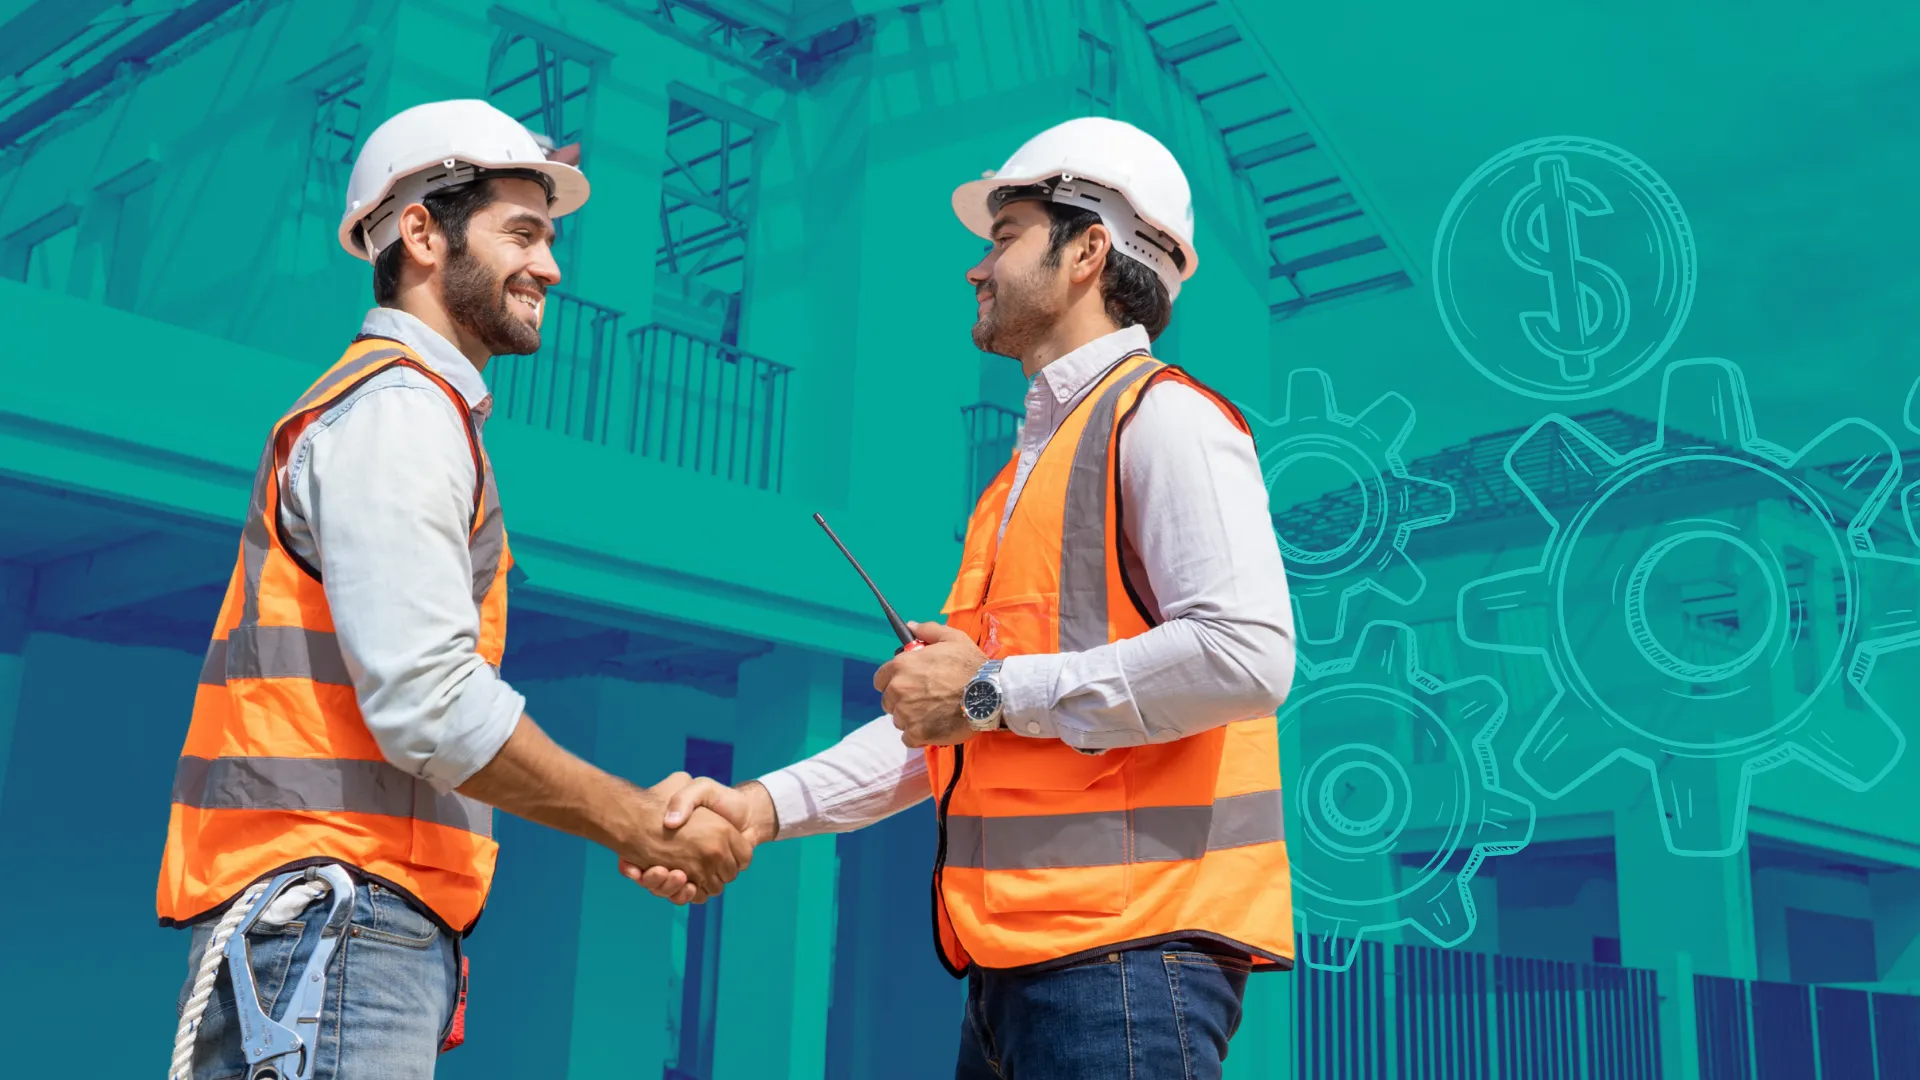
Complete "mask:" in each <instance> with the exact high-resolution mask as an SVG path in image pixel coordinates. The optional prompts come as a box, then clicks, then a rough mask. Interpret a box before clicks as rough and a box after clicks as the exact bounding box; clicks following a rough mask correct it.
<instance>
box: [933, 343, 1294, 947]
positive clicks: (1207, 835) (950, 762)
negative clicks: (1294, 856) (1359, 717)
mask: <svg viewBox="0 0 1920 1080" xmlns="http://www.w3.org/2000/svg"><path fill="white" fill-rule="evenodd" d="M1162 381H1177V382H1182V383H1185V384H1186V385H1188V386H1191V387H1193V388H1194V389H1195V390H1198V391H1200V392H1201V393H1203V394H1205V395H1206V396H1207V397H1208V398H1209V399H1211V400H1213V401H1214V403H1215V404H1217V405H1218V406H1219V407H1220V409H1221V411H1223V412H1225V413H1226V414H1227V416H1228V417H1229V418H1230V419H1232V421H1233V423H1234V425H1235V426H1237V427H1238V428H1239V429H1240V430H1241V431H1243V432H1245V431H1248V428H1247V424H1246V421H1245V420H1244V419H1243V418H1242V417H1241V416H1240V413H1239V410H1237V409H1235V408H1234V407H1233V406H1232V405H1231V404H1229V403H1228V402H1227V401H1226V400H1225V399H1223V398H1221V397H1220V396H1219V395H1217V394H1215V393H1214V392H1213V391H1212V390H1209V389H1207V388H1206V387H1205V386H1203V385H1201V384H1200V383H1199V382H1198V381H1197V380H1195V379H1193V378H1192V377H1191V376H1189V375H1187V374H1186V373H1185V372H1183V371H1181V370H1180V369H1178V368H1173V367H1169V366H1167V365H1165V364H1162V363H1160V362H1159V361H1157V360H1154V359H1153V358H1152V357H1150V356H1147V355H1146V354H1144V353H1139V354H1134V355H1132V356H1129V357H1126V358H1125V359H1123V360H1121V361H1120V362H1119V363H1117V364H1116V365H1115V366H1114V367H1113V368H1112V369H1111V370H1110V371H1108V372H1107V374H1106V375H1104V376H1102V377H1101V379H1100V380H1099V382H1098V383H1097V384H1096V385H1095V386H1094V387H1093V389H1092V390H1091V391H1089V392H1088V393H1087V395H1086V396H1085V397H1084V398H1083V399H1082V400H1081V402H1080V404H1079V405H1077V406H1076V407H1075V408H1074V410H1073V412H1072V413H1070V414H1069V415H1068V417H1067V418H1066V420H1065V422H1063V423H1062V424H1061V426H1060V429H1059V431H1058V432H1056V433H1055V434H1054V435H1053V437H1052V439H1051V441H1049V442H1048V444H1047V446H1046V448H1045V449H1044V450H1042V451H1041V453H1040V457H1039V459H1038V460H1037V461H1036V462H1035V463H1034V466H1033V470H1032V472H1031V473H1030V474H1029V475H1028V477H1027V481H1026V485H1025V486H1024V487H1023V488H1022V489H1021V493H1020V498H1019V500H1018V501H1017V502H1016V503H1015V504H1014V508H1013V514H1012V517H1011V518H1010V519H1009V520H1008V521H1007V527H1006V537H1005V540H1004V542H1002V541H1001V540H1000V539H999V538H998V534H999V529H1000V521H1001V516H1002V513H1003V511H1004V509H1005V507H1006V504H1007V498H1008V496H1009V495H1010V494H1011V492H1012V490H1013V478H1014V470H1015V467H1016V465H1017V463H1018V460H1019V459H1018V456H1017V455H1016V456H1015V458H1014V459H1013V460H1012V461H1009V462H1008V463H1007V465H1006V467H1005V468H1004V469H1002V470H1001V472H1000V475H999V476H998V477H997V478H995V480H994V481H993V483H991V484H990V485H988V487H987V489H986V491H985V492H984V493H983V494H982V495H981V496H980V501H979V502H978V503H977V504H976V505H975V507H974V511H973V517H972V519H971V520H970V521H969V522H968V524H967V540H966V550H965V554H964V555H963V556H962V558H961V564H960V573H959V576H958V577H957V578H956V579H955V581H954V584H953V591H952V593H951V594H950V595H949V596H948V598H947V603H946V606H945V607H944V608H943V609H942V610H943V612H944V613H945V614H946V615H947V617H948V618H947V623H948V625H949V626H953V627H955V628H957V629H959V630H962V631H965V632H966V633H968V634H971V635H972V636H973V639H974V641H975V642H976V643H978V644H979V645H980V647H981V649H982V650H983V651H984V652H985V653H986V654H987V655H988V656H989V657H1007V656H1018V655H1021V654H1024V653H1057V652H1082V651H1085V650H1088V649H1093V648H1097V647H1099V646H1101V645H1105V644H1108V643H1109V642H1113V641H1120V640H1123V639H1125V638H1130V637H1134V636H1136V635H1139V634H1143V633H1145V632H1146V631H1147V630H1148V629H1149V628H1150V627H1151V626H1153V625H1154V624H1155V622H1157V621H1158V620H1157V617H1156V615H1155V613H1153V612H1150V611H1148V610H1147V609H1146V605H1145V604H1144V603H1142V602H1141V600H1140V599H1139V597H1138V594H1137V592H1136V590H1135V588H1134V586H1133V583H1132V582H1130V581H1129V580H1128V579H1127V575H1126V572H1125V570H1124V569H1123V567H1122V564H1121V559H1120V536H1121V530H1120V522H1121V521H1122V520H1123V519H1122V516H1121V514H1122V509H1121V506H1120V498H1121V493H1120V487H1119V483H1118V478H1119V475H1120V471H1119V460H1118V453H1119V446H1120V433H1121V431H1122V430H1123V429H1124V428H1125V426H1126V424H1127V421H1128V419H1129V418H1130V417H1131V415H1132V413H1133V410H1134V409H1135V408H1136V407H1137V405H1138V403H1139V401H1140V400H1141V397H1142V395H1144V394H1145V393H1146V391H1147V389H1148V388H1149V387H1151V386H1152V385H1153V384H1155V383H1157V382H1162ZM1249 437H1251V436H1250V435H1249ZM927 764H928V770H927V771H928V775H929V778H930V779H931V780H932V783H933V793H934V798H935V799H936V804H935V805H936V808H937V813H938V820H939V824H940V848H939V853H938V855H937V856H936V858H935V862H934V871H933V873H934V890H933V892H934V909H935V911H934V922H935V929H936V933H937V938H938V949H939V952H940V959H941V962H942V963H944V964H945V965H946V966H947V970H948V971H950V972H952V973H953V974H955V975H956V976H957V975H961V974H963V973H964V972H965V969H966V967H967V965H968V964H969V963H976V964H978V965H980V966H981V967H984V968H1020V967H1028V966H1032V965H1050V964H1055V963H1065V962H1069V961H1072V960H1075V959H1079V958H1081V957H1084V956H1088V955H1093V954H1097V953H1100V952H1106V951H1111V950H1116V949H1121V948H1129V947H1136V946H1141V945H1147V944H1152V943H1155V942H1159V941H1171V940H1180V939H1184V940H1199V941H1205V942H1211V943H1214V944H1216V945H1219V946H1224V947H1226V948H1229V949H1232V950H1234V951H1237V952H1241V953H1245V954H1247V955H1249V956H1251V957H1252V959H1253V963H1254V965H1255V969H1256V970H1259V969H1262V968H1264V969H1267V970H1286V969H1287V968H1290V967H1292V965H1293V956H1294V949H1293V901H1292V892H1291V888H1290V886H1289V883H1288V878H1287V846H1286V841H1285V839H1284V838H1283V832H1282V815H1281V795H1280V749H1279V737H1278V733H1277V730H1276V727H1275V722H1274V718H1273V717H1272V716H1266V717H1261V718H1258V719H1250V720H1241V721H1238V722H1235V723H1231V724H1227V725H1225V726H1224V727H1218V728H1214V729H1212V730H1210V731H1204V732H1201V733H1199V734H1196V735H1189V736H1187V737H1186V738H1183V739H1178V740H1175V741H1173V742H1165V743H1155V744H1151V745H1146V746H1133V747H1127V748H1123V749H1114V750H1108V751H1107V752H1106V753H1103V754H1084V753H1081V752H1080V751H1078V750H1075V749H1073V748H1072V747H1070V746H1068V745H1066V744H1065V743H1063V742H1060V741H1059V740H1057V739H1036V738H1028V737H1026V736H1024V735H1020V734H1016V733H1014V732H1011V731H991V732H986V733H984V734H981V735H976V736H974V737H973V738H972V739H970V740H969V741H967V742H966V743H964V744H962V745H960V746H957V747H931V748H929V749H928V751H927Z"/></svg>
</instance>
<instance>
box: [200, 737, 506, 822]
mask: <svg viewBox="0 0 1920 1080" xmlns="http://www.w3.org/2000/svg"><path fill="white" fill-rule="evenodd" d="M173 801H174V802H177V803H179V804H180V805H182V806H191V807H193V808H195V809H198V810H312V811H319V812H333V813H349V814H385V815H387V816H389V817H410V818H417V819H419V820H421V821H430V822H433V823H434V824H436V825H446V826H449V827H451V828H455V829H463V830H465V831H467V832H470V833H478V834H479V835H481V836H492V835H493V811H492V809H491V808H490V807H488V806H487V804H486V803H483V802H478V801H476V800H474V799H469V798H467V797H466V796H464V795H459V794H450V795H442V794H440V793H439V792H437V791H435V790H434V789H433V785H431V784H429V783H427V782H426V781H425V780H419V779H416V778H414V777H411V776H408V775H407V774H406V773H403V772H401V771H400V770H399V769H396V768H394V767H393V766H392V765H389V764H387V763H386V762H384V761H360V760H353V759H348V760H338V759H334V758H273V757H222V758H213V759H211V760H209V759H207V758H203V757H191V756H189V757H183V758H181V759H180V764H179V765H178V766H177V767H176V768H175V770H174V774H173Z"/></svg>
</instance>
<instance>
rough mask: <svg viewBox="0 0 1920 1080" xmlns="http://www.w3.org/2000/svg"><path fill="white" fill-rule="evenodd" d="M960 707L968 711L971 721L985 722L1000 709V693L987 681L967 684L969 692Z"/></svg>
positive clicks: (963, 697)
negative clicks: (994, 711)
mask: <svg viewBox="0 0 1920 1080" xmlns="http://www.w3.org/2000/svg"><path fill="white" fill-rule="evenodd" d="M960 707H961V708H962V709H964V710H965V711H966V714H967V718H968V719H969V720H975V721H979V720H985V719H986V718H987V717H989V716H992V715H993V710H995V709H997V708H999V707H1000V691H999V690H997V689H995V688H994V685H993V684H992V683H990V682H988V681H986V680H985V679H980V680H978V681H976V682H970V683H968V684H967V692H966V694H965V695H964V696H962V697H961V699H960Z"/></svg>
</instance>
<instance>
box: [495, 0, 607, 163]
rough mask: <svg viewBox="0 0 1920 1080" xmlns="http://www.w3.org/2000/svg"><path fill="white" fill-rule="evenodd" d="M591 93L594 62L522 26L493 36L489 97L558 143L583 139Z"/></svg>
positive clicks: (517, 118)
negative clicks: (522, 29)
mask: <svg viewBox="0 0 1920 1080" xmlns="http://www.w3.org/2000/svg"><path fill="white" fill-rule="evenodd" d="M592 92H593V65H592V64H590V63H587V62H585V61H583V60H578V59H575V58H573V57H571V56H568V55H566V54H564V53H561V52H558V51H556V50H555V49H554V48H553V47H552V46H551V45H550V44H548V43H547V42H546V41H543V40H541V39H539V38H535V37H533V36H531V35H529V34H525V33H522V32H520V31H518V30H513V29H509V28H505V27H503V28H501V30H500V32H499V34H498V35H497V36H496V37H495V38H494V42H493V55H492V57H491V58H490V60H489V62H488V64H487V97H488V98H489V99H491V100H492V102H493V104H494V105H495V106H497V107H498V108H499V109H500V111H501V112H504V113H506V114H507V115H509V116H511V117H513V118H514V119H515V120H518V121H520V122H521V123H522V124H525V125H526V126H527V130H529V131H532V132H533V133H534V134H536V135H544V136H546V137H547V138H548V139H549V140H550V141H551V142H552V144H553V145H554V146H556V147H558V146H571V145H572V144H574V143H577V142H579V141H580V138H581V135H582V133H583V132H584V131H585V130H586V122H587V105H588V103H589V100H590V95H591V94H592Z"/></svg>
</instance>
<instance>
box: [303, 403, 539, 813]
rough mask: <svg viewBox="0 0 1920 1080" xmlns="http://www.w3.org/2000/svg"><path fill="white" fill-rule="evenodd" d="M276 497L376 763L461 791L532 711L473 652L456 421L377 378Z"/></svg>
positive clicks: (464, 485)
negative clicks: (302, 551)
mask: <svg viewBox="0 0 1920 1080" xmlns="http://www.w3.org/2000/svg"><path fill="white" fill-rule="evenodd" d="M283 491H284V492H285V493H286V497H285V500H284V503H283V506H284V510H283V516H284V515H294V516H297V517H298V518H299V519H300V523H301V525H302V526H303V531H304V532H306V533H307V534H308V535H310V537H311V541H312V545H313V547H314V548H315V549H316V553H317V555H318V560H317V566H318V569H319V571H320V574H321V578H322V582H323V585H324V587H325V589H326V594H327V606H328V608H329V609H330V610H331V614H332V617H333V625H334V631H335V633H336V635H337V636H338V638H339V642H340V647H341V651H342V653H344V654H345V657H346V664H347V672H348V674H349V675H350V676H351V678H352V680H353V688H354V695H355V697H356V698H357V700H358V701H359V705H360V712H361V714H362V716H363V717H364V718H365V720H366V724H367V728H368V729H369V730H370V731H371V732H372V733H373V737H374V740H375V741H376V742H377V743H378V744H379V746H380V752H381V753H382V754H383V755H384V756H385V757H386V759H387V761H388V762H390V763H392V764H393V765H394V766H395V767H396V768H398V769H400V770H401V771H403V772H406V773H408V774H409V775H412V776H416V777H419V778H421V779H423V780H425V781H427V782H428V783H429V784H431V785H433V787H434V788H435V789H436V790H439V791H441V792H447V791H451V790H453V789H454V788H456V787H459V786H460V785H461V784H463V783H465V782H466V780H467V779H468V778H469V777H471V776H472V775H473V774H474V773H476V772H478V771H480V769H482V768H483V767H485V766H486V765H487V763H488V762H490V761H492V760H493V757H494V755H495V754H496V753H498V752H499V750H500V747H501V746H503V745H504V744H505V743H506V741H507V737H508V736H509V735H511V734H512V733H513V730H514V727H515V725H517V724H518V723H519V719H520V716H521V714H522V713H523V712H524V711H525V709H526V699H525V698H524V697H522V696H521V695H520V694H519V693H517V692H515V691H514V689H513V688H512V687H511V686H509V685H507V683H506V682H505V681H503V680H502V679H501V678H500V675H499V672H498V671H496V670H495V669H494V668H493V667H492V666H491V665H489V664H488V663H487V662H486V661H485V660H484V659H483V658H482V657H481V656H480V654H479V652H478V645H479V637H480V613H479V610H478V607H477V605H476V604H475V602H474V598H473V585H472V574H473V570H472V556H471V554H470V552H469V549H468V534H469V528H470V526H471V523H472V520H473V499H474V463H473V454H472V451H471V449H470V445H469V442H468V439H467V434H466V432H465V430H464V428H463V421H462V419H461V416H460V414H459V412H458V410H456V409H455V408H454V406H453V403H452V402H450V401H449V400H447V397H446V394H445V392H443V391H442V390H440V389H439V388H438V387H437V386H434V385H433V384H431V383H429V382H427V381H426V380H425V379H424V378H422V377H420V376H418V375H414V374H413V373H410V372H404V371H402V372H396V373H393V377H391V378H389V377H388V376H382V377H381V378H380V379H379V380H376V382H375V383H373V384H369V386H368V387H367V388H364V389H363V390H362V391H360V392H359V393H357V394H356V395H355V396H354V397H352V398H350V399H348V400H347V401H346V402H344V403H342V405H340V406H337V407H336V408H334V409H333V410H331V411H330V412H329V413H328V414H326V415H325V416H324V417H322V418H321V420H320V421H317V422H316V423H315V424H314V425H313V427H311V428H309V429H308V432H307V433H306V434H305V435H304V436H303V438H302V439H301V441H300V443H299V444H298V445H297V446H296V447H295V449H294V453H293V455H292V460H291V461H290V462H289V466H288V469H287V471H286V473H285V475H284V477H283ZM310 561H311V560H310Z"/></svg>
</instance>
